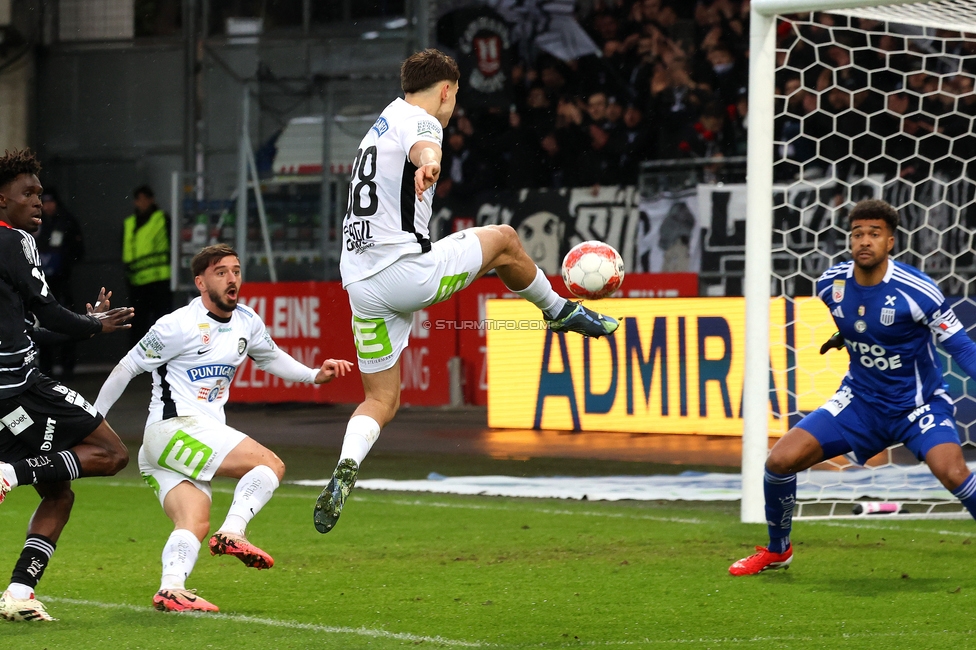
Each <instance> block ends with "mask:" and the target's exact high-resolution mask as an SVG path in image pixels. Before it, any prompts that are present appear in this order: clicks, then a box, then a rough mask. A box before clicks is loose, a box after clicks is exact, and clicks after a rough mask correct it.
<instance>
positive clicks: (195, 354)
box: [127, 298, 278, 427]
mask: <svg viewBox="0 0 976 650" xmlns="http://www.w3.org/2000/svg"><path fill="white" fill-rule="evenodd" d="M277 354H278V353H277V346H276V345H275V342H274V341H273V340H272V339H271V336H270V335H269V334H268V333H267V330H266V329H265V326H264V323H263V322H261V318H260V317H259V316H258V315H257V314H256V313H255V312H254V310H253V309H251V308H250V307H246V306H244V305H238V306H237V308H236V309H235V310H234V311H233V312H232V313H231V316H230V317H229V318H223V317H220V316H217V315H215V314H213V313H211V312H210V311H208V310H207V308H206V307H205V306H204V305H203V301H202V300H201V299H200V298H195V299H193V300H192V301H191V302H190V304H189V305H187V306H186V307H182V308H180V309H177V310H176V311H174V312H173V313H171V314H167V315H166V316H163V317H162V318H160V319H159V320H158V321H156V323H155V324H154V325H153V326H152V328H151V329H150V330H149V332H148V333H147V334H146V335H145V336H144V337H142V340H140V341H139V343H138V345H136V346H135V347H133V348H132V349H131V350H129V353H128V355H127V358H128V360H129V361H130V362H131V363H132V364H133V365H134V366H136V367H138V368H139V369H140V370H144V371H146V372H151V373H152V380H153V386H152V399H151V401H150V402H149V418H148V420H147V421H146V426H147V427H148V426H149V425H151V424H153V423H155V422H159V421H160V420H165V419H169V418H174V417H180V416H187V415H206V416H209V417H212V418H214V419H216V420H217V421H219V422H221V423H223V422H225V417H224V404H226V403H227V398H228V397H229V395H230V383H231V381H233V380H234V374H235V373H236V372H237V368H238V367H240V365H241V364H242V363H244V360H245V359H246V358H247V357H251V358H252V359H254V361H255V363H257V364H258V365H259V366H260V365H264V364H265V363H267V362H269V361H272V360H273V359H275V357H276V356H277Z"/></svg>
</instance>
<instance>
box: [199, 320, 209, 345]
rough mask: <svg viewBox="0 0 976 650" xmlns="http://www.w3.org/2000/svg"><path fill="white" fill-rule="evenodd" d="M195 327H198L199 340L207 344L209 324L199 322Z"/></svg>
mask: <svg viewBox="0 0 976 650" xmlns="http://www.w3.org/2000/svg"><path fill="white" fill-rule="evenodd" d="M197 327H198V328H199V329H200V340H201V341H203V344H204V345H208V344H209V343H210V324H209V323H200V324H199V325H197Z"/></svg>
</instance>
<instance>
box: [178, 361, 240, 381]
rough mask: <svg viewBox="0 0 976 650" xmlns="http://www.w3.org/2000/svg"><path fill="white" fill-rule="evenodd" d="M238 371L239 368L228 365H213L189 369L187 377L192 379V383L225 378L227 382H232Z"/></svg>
mask: <svg viewBox="0 0 976 650" xmlns="http://www.w3.org/2000/svg"><path fill="white" fill-rule="evenodd" d="M236 371H237V368H236V367H235V366H231V365H229V364H226V363H211V364H207V365H205V366H195V367H193V368H189V369H188V370H187V371H186V376H187V377H189V378H190V381H203V380H205V379H214V378H215V377H223V378H225V379H226V380H227V381H230V380H231V379H233V378H234V373H235V372H236Z"/></svg>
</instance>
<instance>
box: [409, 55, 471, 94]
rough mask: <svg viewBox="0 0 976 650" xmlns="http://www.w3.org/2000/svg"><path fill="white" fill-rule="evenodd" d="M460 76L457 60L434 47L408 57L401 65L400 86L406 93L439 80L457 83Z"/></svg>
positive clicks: (421, 88) (431, 84) (426, 86)
mask: <svg viewBox="0 0 976 650" xmlns="http://www.w3.org/2000/svg"><path fill="white" fill-rule="evenodd" d="M460 78H461V71H460V70H459V69H458V64H457V61H455V60H454V59H453V58H451V57H450V56H448V55H446V54H444V53H443V52H441V51H440V50H435V49H433V48H428V49H426V50H423V51H422V52H417V53H416V54H413V55H411V56H409V57H407V60H406V61H404V62H403V65H401V66H400V87H401V88H402V89H403V92H404V93H405V94H410V93H419V92H420V91H422V90H427V89H428V88H430V87H431V86H433V85H434V84H436V83H437V82H439V81H450V82H452V83H456V82H457V80H458V79H460Z"/></svg>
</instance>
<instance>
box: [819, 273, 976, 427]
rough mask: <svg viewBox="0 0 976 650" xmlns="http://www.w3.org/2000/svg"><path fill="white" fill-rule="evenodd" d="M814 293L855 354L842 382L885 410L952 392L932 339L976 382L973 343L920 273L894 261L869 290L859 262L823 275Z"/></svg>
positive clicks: (905, 407) (913, 405) (975, 346)
mask: <svg viewBox="0 0 976 650" xmlns="http://www.w3.org/2000/svg"><path fill="white" fill-rule="evenodd" d="M817 295H818V296H819V297H820V299H821V300H823V301H824V303H825V304H826V305H827V308H828V309H830V313H831V315H833V317H834V322H835V323H836V324H837V329H838V330H839V331H840V333H841V334H842V335H843V336H844V340H845V341H846V344H847V351H848V352H849V353H850V356H851V363H850V366H849V368H848V371H847V375H846V376H845V377H844V383H845V384H847V385H849V386H850V387H851V388H852V390H854V391H855V393H856V394H858V395H861V396H862V397H865V398H867V399H870V400H872V401H873V400H877V401H876V403H877V404H878V405H880V406H882V407H883V408H890V409H892V410H908V409H913V408H916V407H919V406H921V405H923V404H924V403H926V402H927V401H928V400H929V399H931V398H932V397H933V396H936V395H941V394H944V393H946V392H947V391H948V386H947V385H946V383H945V381H944V380H943V370H942V364H941V363H940V362H939V357H938V355H937V354H936V351H935V340H934V339H937V340H938V341H939V343H941V344H942V346H943V347H944V348H945V350H946V351H947V352H948V353H949V354H950V355H952V358H953V360H954V361H955V362H956V363H958V364H959V366H960V367H962V369H963V370H964V371H965V372H966V374H968V375H969V376H970V377H976V343H973V341H972V339H970V338H969V335H968V334H967V333H966V330H965V329H964V328H963V326H962V324H961V323H960V322H959V319H958V318H956V315H955V313H953V311H952V307H950V306H949V303H948V302H947V301H946V299H945V296H943V295H942V292H941V291H940V290H939V287H938V286H937V285H936V284H935V282H933V281H932V279H931V278H929V276H927V275H925V274H924V273H922V272H921V271H919V270H918V269H916V268H913V267H911V266H908V265H907V264H902V263H901V262H896V261H894V260H891V259H889V260H888V270H887V272H886V273H885V277H884V279H883V280H882V281H881V282H880V283H878V284H877V285H875V286H873V287H864V286H861V285H859V284H858V283H857V282H856V281H855V280H854V263H853V262H842V263H840V264H837V265H835V266H832V267H830V268H829V269H827V271H826V272H825V273H824V274H823V275H821V276H820V278H819V279H818V280H817ZM933 335H934V337H933Z"/></svg>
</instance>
